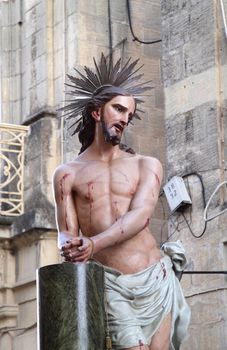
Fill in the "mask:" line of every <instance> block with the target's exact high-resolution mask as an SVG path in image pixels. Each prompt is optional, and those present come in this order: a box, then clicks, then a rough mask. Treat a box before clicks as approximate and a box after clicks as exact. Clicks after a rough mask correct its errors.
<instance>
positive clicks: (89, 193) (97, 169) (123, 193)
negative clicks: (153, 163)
mask: <svg viewBox="0 0 227 350" xmlns="http://www.w3.org/2000/svg"><path fill="white" fill-rule="evenodd" d="M138 178H139V174H138V169H137V166H136V165H132V164H127V162H126V164H123V162H122V163H120V164H119V163H116V164H112V165H110V164H106V163H96V162H94V163H93V162H91V163H89V164H88V165H87V166H85V167H83V168H82V169H81V170H80V171H79V172H78V173H77V176H76V179H75V188H74V191H75V193H76V196H77V197H79V198H80V199H81V200H83V201H91V200H92V201H96V200H99V199H102V198H105V197H119V196H120V197H125V198H131V197H132V196H133V195H134V193H135V192H136V189H137V184H138Z"/></svg>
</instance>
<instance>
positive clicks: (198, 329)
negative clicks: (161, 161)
mask: <svg viewBox="0 0 227 350" xmlns="http://www.w3.org/2000/svg"><path fill="white" fill-rule="evenodd" d="M224 6H225V8H226V10H227V2H226V1H224ZM161 7H162V29H163V31H162V36H163V57H162V71H163V82H164V94H165V116H166V122H165V124H166V141H167V150H166V151H167V166H166V168H167V176H168V177H172V176H173V175H183V176H184V179H185V183H186V185H187V187H188V190H189V193H190V195H191V198H192V206H191V207H189V208H186V209H185V210H184V211H183V214H184V217H183V216H182V213H176V214H174V215H173V216H172V218H171V221H170V224H169V229H170V230H169V235H172V237H171V239H177V238H178V239H181V240H182V241H183V243H184V245H185V247H186V250H187V255H188V258H189V265H188V270H194V271H196V270H205V271H214V270H223V269H226V240H227V235H226V224H227V216H226V214H223V215H221V216H218V217H217V218H216V219H214V220H212V221H209V222H208V223H207V227H206V230H205V232H204V234H202V232H203V231H204V227H205V222H204V219H203V212H204V203H203V191H202V184H201V181H200V180H201V179H202V183H203V184H204V189H205V194H204V199H205V201H206V202H207V201H208V199H209V198H210V195H211V193H212V192H213V191H214V189H215V188H216V186H217V185H218V184H220V183H221V182H222V181H223V180H224V179H225V172H226V117H227V115H226V101H227V100H226V97H227V90H226V87H227V85H226V62H227V42H226V38H225V35H224V26H223V21H222V16H221V8H220V1H206V0H203V1H199V0H197V1H171V0H170V1H161ZM198 175H199V176H202V178H201V177H199V176H198ZM225 206H226V190H225V188H224V187H223V188H222V189H221V190H220V191H219V192H218V193H217V194H216V195H215V196H214V199H213V200H212V202H211V205H210V207H209V210H208V215H209V216H210V215H214V214H215V213H218V212H220V211H221V210H222V209H223V208H225ZM190 229H191V231H192V232H190ZM193 234H194V236H193ZM200 235H201V237H200V238H196V237H195V236H200ZM182 283H183V286H184V290H185V293H186V295H187V297H188V300H189V303H190V305H191V309H192V320H191V325H190V332H189V336H188V338H187V340H186V342H185V343H184V346H183V347H182V349H185V350H186V349H195V350H197V349H201V350H202V349H204V350H205V349H206V350H211V349H225V348H226V343H227V338H226V336H227V332H226V327H227V316H226V315H227V314H226V307H225V306H224V305H226V300H227V291H226V289H227V281H226V279H225V277H224V275H220V274H213V275H212V274H210V275H208V274H207V275H205V274H199V275H193V274H191V275H184V276H183V279H182Z"/></svg>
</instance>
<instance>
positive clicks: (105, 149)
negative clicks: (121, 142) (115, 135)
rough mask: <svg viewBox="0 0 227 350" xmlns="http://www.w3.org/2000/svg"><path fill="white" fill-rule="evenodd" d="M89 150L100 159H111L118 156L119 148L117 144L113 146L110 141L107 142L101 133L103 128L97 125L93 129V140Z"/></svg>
mask: <svg viewBox="0 0 227 350" xmlns="http://www.w3.org/2000/svg"><path fill="white" fill-rule="evenodd" d="M90 149H91V151H92V153H93V155H94V156H96V157H97V158H98V159H100V160H104V161H111V160H112V159H114V158H118V156H119V153H120V152H121V150H120V149H119V146H118V145H117V146H113V145H112V144H111V143H109V142H107V141H106V140H105V138H104V135H103V130H102V128H101V127H100V126H98V125H97V127H96V130H95V137H94V141H93V142H92V144H91V148H90Z"/></svg>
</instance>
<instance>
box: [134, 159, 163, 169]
mask: <svg viewBox="0 0 227 350" xmlns="http://www.w3.org/2000/svg"><path fill="white" fill-rule="evenodd" d="M137 157H138V161H139V163H140V165H141V166H149V167H154V168H159V169H160V170H161V169H162V164H161V162H160V161H159V160H158V159H157V158H155V157H149V156H143V155H137Z"/></svg>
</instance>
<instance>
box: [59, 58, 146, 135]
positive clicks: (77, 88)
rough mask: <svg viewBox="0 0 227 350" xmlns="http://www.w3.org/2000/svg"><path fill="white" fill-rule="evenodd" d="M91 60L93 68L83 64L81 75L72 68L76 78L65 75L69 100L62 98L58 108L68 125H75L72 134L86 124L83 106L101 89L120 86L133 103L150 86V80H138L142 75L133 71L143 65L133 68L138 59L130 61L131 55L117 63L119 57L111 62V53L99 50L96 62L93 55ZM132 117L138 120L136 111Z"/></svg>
mask: <svg viewBox="0 0 227 350" xmlns="http://www.w3.org/2000/svg"><path fill="white" fill-rule="evenodd" d="M93 60H94V66H95V71H92V70H91V69H90V68H88V67H86V66H84V72H85V73H84V74H83V73H81V72H80V71H79V70H78V69H76V68H74V70H75V71H76V72H77V74H78V75H79V77H75V76H72V75H69V74H68V75H67V77H68V78H69V80H70V82H69V83H66V84H65V85H66V86H68V87H69V88H70V90H69V91H68V92H67V95H70V96H71V99H70V100H69V101H66V102H68V103H67V104H66V105H65V106H64V107H62V108H60V111H63V112H64V113H63V117H66V120H72V124H71V125H70V127H69V128H72V127H75V129H74V130H73V133H72V135H74V134H75V133H77V132H80V131H81V130H82V129H83V127H84V126H85V125H86V123H87V118H88V116H87V115H86V112H85V110H86V107H87V105H88V104H89V103H90V102H91V101H92V99H94V97H97V95H98V94H99V91H100V89H101V88H105V87H106V89H108V88H111V87H115V88H120V89H121V90H124V91H125V92H126V93H127V94H129V95H132V96H133V97H134V99H135V102H136V105H137V104H138V103H141V102H143V100H141V99H140V96H142V95H143V93H144V92H145V91H147V90H149V89H151V86H147V85H146V84H148V83H150V81H147V82H140V79H141V78H142V77H143V75H144V74H143V73H142V74H141V73H140V74H137V73H138V71H140V69H141V68H142V67H143V65H142V66H139V67H137V64H138V62H139V59H136V60H135V61H133V62H131V58H129V59H128V60H127V62H126V63H125V64H124V65H122V66H121V61H122V59H121V58H120V59H118V61H117V62H116V63H115V64H113V60H112V56H110V57H105V56H104V54H103V53H102V55H101V59H100V62H99V63H98V64H97V62H96V60H95V59H94V58H93ZM101 90H103V89H101ZM137 111H140V112H143V111H141V110H139V109H137ZM133 117H135V118H137V119H141V118H140V117H139V116H138V114H137V113H136V112H135V113H134V115H133Z"/></svg>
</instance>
